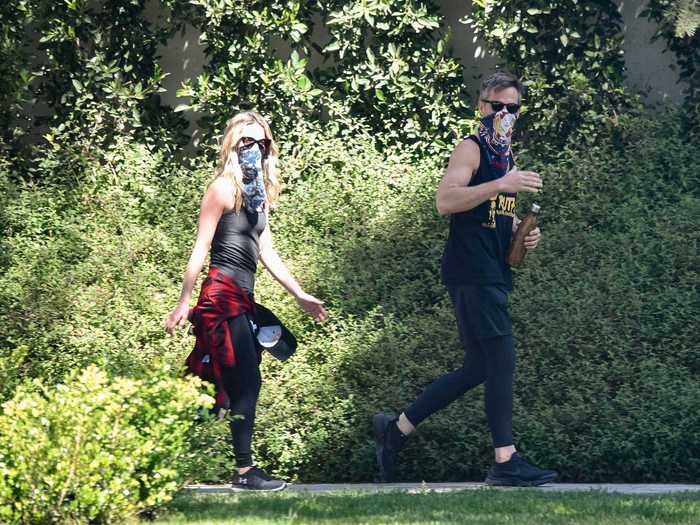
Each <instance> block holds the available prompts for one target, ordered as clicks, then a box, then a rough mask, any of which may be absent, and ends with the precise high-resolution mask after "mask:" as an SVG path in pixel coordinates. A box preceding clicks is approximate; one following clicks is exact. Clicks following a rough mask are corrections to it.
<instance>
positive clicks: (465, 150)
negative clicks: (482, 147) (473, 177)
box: [450, 139, 481, 171]
mask: <svg viewBox="0 0 700 525" xmlns="http://www.w3.org/2000/svg"><path fill="white" fill-rule="evenodd" d="M480 163H481V153H480V151H479V145H478V144H477V143H476V142H475V141H474V140H472V139H464V140H463V141H461V142H460V143H459V144H457V145H456V146H455V149H454V150H453V151H452V155H451V156H450V164H452V165H456V166H468V167H470V168H471V169H472V170H473V171H476V170H477V169H479V164H480Z"/></svg>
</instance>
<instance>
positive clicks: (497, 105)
mask: <svg viewBox="0 0 700 525" xmlns="http://www.w3.org/2000/svg"><path fill="white" fill-rule="evenodd" d="M481 100H482V101H483V102H488V103H489V104H491V107H492V108H493V110H494V111H496V112H499V111H501V110H502V109H503V108H506V109H507V110H508V113H513V114H515V113H517V112H518V110H519V109H520V104H504V103H503V102H496V101H495V100H486V99H485V98H482V99H481Z"/></svg>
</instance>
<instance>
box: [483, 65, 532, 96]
mask: <svg viewBox="0 0 700 525" xmlns="http://www.w3.org/2000/svg"><path fill="white" fill-rule="evenodd" d="M511 87H512V88H515V89H517V90H518V99H520V98H521V97H522V96H523V84H522V82H520V79H519V78H518V77H516V76H515V75H513V74H512V73H508V72H507V71H496V72H495V73H492V74H490V75H489V76H488V77H486V78H485V79H484V80H482V81H481V89H480V93H479V96H480V97H481V98H482V99H485V98H487V97H488V96H489V93H490V92H491V91H501V90H503V89H507V88H511Z"/></svg>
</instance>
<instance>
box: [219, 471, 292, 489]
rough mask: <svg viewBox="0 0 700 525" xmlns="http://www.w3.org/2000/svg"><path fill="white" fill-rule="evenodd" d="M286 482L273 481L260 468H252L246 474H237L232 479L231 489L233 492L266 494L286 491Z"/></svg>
mask: <svg viewBox="0 0 700 525" xmlns="http://www.w3.org/2000/svg"><path fill="white" fill-rule="evenodd" d="M286 486H287V482H286V481H282V480H280V479H273V478H271V477H270V476H268V475H267V474H266V473H265V471H264V470H263V469H261V468H258V467H253V468H251V469H250V470H249V471H248V472H246V473H245V474H239V473H238V472H236V473H235V474H234V475H233V477H232V478H231V488H233V490H259V491H264V492H276V491H278V490H284V489H285V487H286Z"/></svg>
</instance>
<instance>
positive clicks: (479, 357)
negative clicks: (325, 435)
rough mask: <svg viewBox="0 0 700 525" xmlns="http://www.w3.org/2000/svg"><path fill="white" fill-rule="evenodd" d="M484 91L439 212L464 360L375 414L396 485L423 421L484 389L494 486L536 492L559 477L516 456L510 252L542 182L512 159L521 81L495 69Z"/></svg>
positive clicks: (530, 241) (530, 244)
mask: <svg viewBox="0 0 700 525" xmlns="http://www.w3.org/2000/svg"><path fill="white" fill-rule="evenodd" d="M480 95H481V98H480V102H479V109H480V112H481V116H482V119H481V123H480V125H479V128H478V130H477V133H476V134H474V135H472V136H470V137H468V138H467V139H466V140H464V141H462V142H461V143H460V144H459V145H457V147H456V148H455V150H454V152H453V153H452V156H451V157H450V162H449V165H448V167H447V170H446V172H445V175H444V177H443V179H442V181H441V183H440V186H439V188H438V191H437V196H436V204H437V208H438V211H439V212H440V214H441V215H445V214H449V215H450V230H449V236H448V239H447V245H446V246H445V252H444V254H443V258H442V279H443V282H444V283H445V285H446V286H447V288H448V291H449V293H450V297H451V299H452V303H453V305H454V308H455V317H456V319H457V324H458V328H459V335H460V339H461V341H462V345H463V347H464V362H463V365H462V367H461V368H459V369H458V370H455V371H454V372H450V373H448V374H445V375H443V376H441V377H439V378H438V379H437V380H435V381H434V382H433V383H432V384H431V385H429V386H428V387H427V388H426V389H425V391H424V392H423V393H422V394H421V395H420V396H419V397H418V398H417V399H416V400H415V401H414V402H413V403H412V404H411V405H410V406H409V407H407V408H406V409H405V410H404V411H403V412H402V413H401V414H400V416H399V417H398V418H396V417H392V416H390V415H388V414H381V413H379V414H376V415H375V416H374V420H373V429H374V433H375V439H376V444H377V462H378V464H379V470H380V480H381V481H392V480H393V477H394V469H395V462H396V457H397V455H398V452H399V450H400V449H401V448H402V447H403V444H404V442H405V440H406V437H407V436H408V435H409V434H410V433H411V432H413V431H414V430H415V427H416V426H417V425H418V424H420V423H421V422H422V421H423V420H425V419H426V418H427V417H429V416H430V415H431V414H433V413H435V412H436V411H438V410H440V409H442V408H444V407H445V406H447V405H448V404H449V403H451V402H452V401H454V400H455V399H457V398H459V397H461V396H462V395H464V393H465V392H467V391H468V390H470V389H471V388H474V387H475V386H477V385H480V384H482V383H484V384H485V389H486V396H485V405H486V406H485V408H486V415H487V419H488V423H489V428H490V431H491V438H492V441H493V446H494V455H495V463H494V464H493V466H492V467H491V469H490V470H489V473H488V475H487V478H486V483H488V484H491V485H515V486H535V485H541V484H543V483H547V482H550V481H553V480H554V479H555V478H556V476H557V474H556V472H554V471H551V470H544V469H540V468H538V467H536V466H534V465H532V464H530V463H529V462H527V461H526V460H525V459H524V458H523V457H522V456H520V455H518V453H517V452H516V451H515V447H514V445H513V434H512V410H513V371H514V369H515V350H514V345H513V336H512V327H511V320H510V315H509V314H508V292H510V290H511V289H512V286H513V281H512V276H511V270H510V267H509V266H508V264H507V263H506V251H507V249H508V246H509V244H510V240H511V236H512V233H513V230H514V229H515V228H516V227H517V224H518V222H519V219H518V218H517V217H516V215H515V201H516V196H517V193H518V192H522V191H526V192H538V191H539V190H540V188H541V187H542V180H541V178H540V176H539V175H538V174H537V173H533V172H529V171H521V170H519V169H517V168H516V167H515V165H514V162H513V155H512V151H511V141H510V138H511V134H512V131H513V127H514V124H515V121H516V120H517V117H518V112H519V109H520V99H521V95H522V85H521V83H520V81H519V80H518V79H517V77H515V76H513V75H511V74H509V73H505V72H502V71H499V72H496V73H494V74H493V75H491V76H490V77H488V78H487V79H485V80H484V82H483V83H482V86H481V93H480ZM539 239H540V231H539V229H536V230H534V231H533V232H532V233H531V234H530V235H529V236H528V237H527V238H526V240H525V246H526V248H528V249H533V248H535V247H536V246H537V244H538V242H539Z"/></svg>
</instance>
